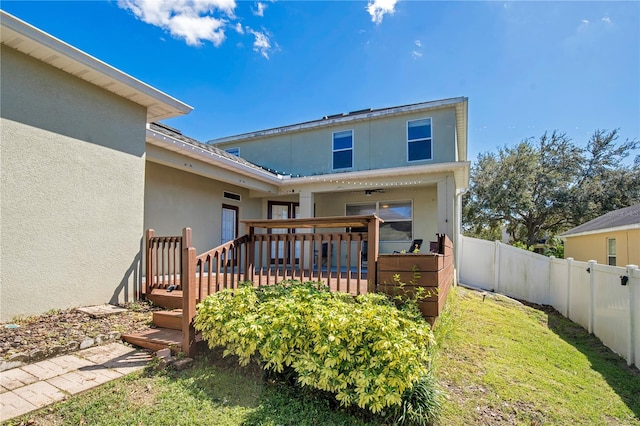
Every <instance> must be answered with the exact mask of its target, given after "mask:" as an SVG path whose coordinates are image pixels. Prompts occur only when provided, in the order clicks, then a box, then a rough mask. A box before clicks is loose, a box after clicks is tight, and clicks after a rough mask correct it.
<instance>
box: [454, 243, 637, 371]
mask: <svg viewBox="0 0 640 426" xmlns="http://www.w3.org/2000/svg"><path fill="white" fill-rule="evenodd" d="M460 245H461V248H460V251H459V253H460V259H459V265H460V266H459V267H460V282H461V283H462V284H466V285H469V286H472V287H477V288H481V289H484V290H488V291H495V292H496V293H501V294H504V295H507V296H510V297H513V298H516V299H520V300H524V301H527V302H530V303H537V304H541V305H551V306H553V307H554V308H555V309H556V310H557V311H559V312H560V313H561V314H562V315H564V316H565V317H567V318H569V319H571V320H572V321H573V322H575V323H577V324H580V325H581V326H582V327H584V328H585V329H587V330H589V332H590V333H592V334H594V335H595V336H596V337H598V338H599V339H600V340H601V341H602V342H603V343H604V344H605V345H606V346H607V347H609V348H610V349H611V350H613V351H614V352H616V353H617V354H619V355H620V356H622V357H624V358H625V359H626V360H627V363H628V364H629V365H632V364H635V365H636V366H638V367H640V269H638V266H637V265H628V266H626V267H615V266H608V265H599V264H598V263H596V262H595V261H589V262H578V261H575V260H573V259H571V258H569V259H555V258H549V257H546V256H542V255H539V254H536V253H532V252H529V251H526V250H522V249H518V248H515V247H512V246H509V245H507V244H503V243H500V242H498V241H496V242H491V241H485V240H478V239H475V238H469V237H464V236H461V237H460Z"/></svg>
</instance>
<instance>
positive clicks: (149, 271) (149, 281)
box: [142, 229, 156, 294]
mask: <svg viewBox="0 0 640 426" xmlns="http://www.w3.org/2000/svg"><path fill="white" fill-rule="evenodd" d="M155 235H156V231H154V230H153V229H147V232H146V233H145V236H144V252H145V259H146V260H145V261H146V263H145V272H144V273H145V277H144V285H143V286H142V294H147V291H148V290H150V289H153V253H152V251H151V242H150V241H151V238H153V237H155Z"/></svg>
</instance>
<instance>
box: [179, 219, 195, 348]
mask: <svg viewBox="0 0 640 426" xmlns="http://www.w3.org/2000/svg"><path fill="white" fill-rule="evenodd" d="M182 237H183V240H182V243H183V249H182V271H181V273H180V281H181V284H182V352H184V353H185V355H187V356H193V354H194V352H195V340H196V339H195V337H196V331H195V329H194V328H193V319H194V318H195V316H196V249H195V247H190V245H191V244H190V242H191V228H185V229H183V230H182Z"/></svg>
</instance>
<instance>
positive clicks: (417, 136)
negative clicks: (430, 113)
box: [407, 118, 433, 161]
mask: <svg viewBox="0 0 640 426" xmlns="http://www.w3.org/2000/svg"><path fill="white" fill-rule="evenodd" d="M432 157H433V144H432V140H431V119H430V118H423V119H420V120H412V121H408V122H407V160H408V161H420V160H431V158H432Z"/></svg>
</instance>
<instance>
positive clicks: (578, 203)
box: [463, 130, 640, 246]
mask: <svg viewBox="0 0 640 426" xmlns="http://www.w3.org/2000/svg"><path fill="white" fill-rule="evenodd" d="M617 139H618V131H617V130H613V131H606V130H596V131H595V132H594V133H593V135H592V136H591V138H590V139H589V142H588V144H587V146H586V147H584V148H583V147H580V146H578V145H576V144H575V143H573V142H572V141H571V139H569V138H568V137H567V135H566V134H565V133H561V132H558V131H554V132H552V133H550V134H549V133H548V132H545V133H544V134H543V135H542V136H540V137H539V138H538V139H537V140H534V139H527V140H524V141H522V142H520V143H519V144H517V145H516V146H514V147H502V148H499V149H498V152H497V153H491V152H487V153H482V154H480V155H479V156H478V160H477V162H476V164H475V165H474V166H473V167H472V168H471V183H470V187H469V191H468V193H467V195H466V196H465V201H464V212H463V215H464V220H463V227H464V232H465V233H467V234H468V235H473V236H477V237H480V238H486V239H496V238H499V236H500V233H501V231H502V229H505V230H506V231H507V232H508V234H509V236H510V238H511V240H512V241H520V242H522V243H524V244H526V245H527V246H532V245H534V244H535V243H536V241H538V240H540V239H542V238H544V237H550V236H553V235H556V234H558V233H560V232H563V231H565V230H567V229H570V228H572V227H574V226H577V225H579V224H581V223H584V222H586V221H589V220H591V219H594V218H596V217H598V216H600V215H602V214H604V213H607V212H609V211H612V210H615V209H618V208H622V207H627V206H629V205H632V204H635V203H638V202H640V155H638V151H637V150H638V148H640V143H639V142H637V141H635V140H632V141H629V140H626V141H625V142H623V143H617ZM630 155H636V157H635V161H633V162H630V161H628V160H627V159H628V158H629V156H630ZM487 237H488V238H487Z"/></svg>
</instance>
